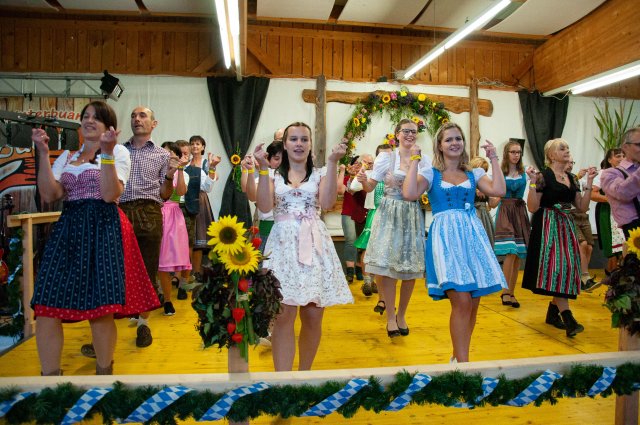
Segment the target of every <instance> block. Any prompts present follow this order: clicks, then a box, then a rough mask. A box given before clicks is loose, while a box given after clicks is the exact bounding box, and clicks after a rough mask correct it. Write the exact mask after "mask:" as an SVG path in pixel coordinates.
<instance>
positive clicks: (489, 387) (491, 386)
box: [453, 377, 500, 409]
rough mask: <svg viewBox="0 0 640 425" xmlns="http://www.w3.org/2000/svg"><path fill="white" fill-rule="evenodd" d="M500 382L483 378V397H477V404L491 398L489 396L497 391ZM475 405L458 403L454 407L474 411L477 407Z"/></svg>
mask: <svg viewBox="0 0 640 425" xmlns="http://www.w3.org/2000/svg"><path fill="white" fill-rule="evenodd" d="M498 382H500V381H499V380H498V379H495V378H487V377H485V378H482V395H481V396H478V397H476V400H475V404H478V403H480V401H481V400H483V399H485V398H486V397H489V394H491V393H492V392H493V390H495V389H496V387H497V386H498ZM475 404H471V403H463V402H460V403H456V404H454V405H453V407H463V408H466V409H473V408H474V407H475Z"/></svg>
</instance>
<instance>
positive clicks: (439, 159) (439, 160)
mask: <svg viewBox="0 0 640 425" xmlns="http://www.w3.org/2000/svg"><path fill="white" fill-rule="evenodd" d="M452 128H457V129H458V131H459V132H460V134H461V135H462V155H461V156H460V162H459V163H458V168H459V169H460V170H462V171H469V154H468V153H467V139H466V138H465V137H464V131H462V128H460V126H459V125H458V124H456V123H454V122H451V121H449V122H447V123H444V124H442V125H441V126H440V128H439V129H438V131H437V132H436V137H435V139H434V141H433V168H435V169H436V170H440V171H444V168H445V166H444V154H443V153H442V151H441V150H440V149H438V147H439V146H440V144H441V143H442V139H443V138H444V132H445V131H446V130H449V129H452Z"/></svg>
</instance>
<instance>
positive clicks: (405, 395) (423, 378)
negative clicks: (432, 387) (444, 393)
mask: <svg viewBox="0 0 640 425" xmlns="http://www.w3.org/2000/svg"><path fill="white" fill-rule="evenodd" d="M430 383H431V377H430V376H429V375H425V374H424V373H416V375H415V376H414V377H413V381H411V383H410V384H409V386H408V387H407V389H406V390H404V391H403V392H402V393H401V394H400V395H399V396H398V397H396V398H394V399H393V401H392V402H391V403H389V405H388V406H387V407H385V408H384V410H386V411H388V412H397V411H398V410H400V409H404V408H405V407H407V405H408V404H409V403H410V402H411V398H412V396H413V395H414V394H415V393H417V392H418V391H420V390H421V389H423V388H424V387H426V386H427V385H429V384H430Z"/></svg>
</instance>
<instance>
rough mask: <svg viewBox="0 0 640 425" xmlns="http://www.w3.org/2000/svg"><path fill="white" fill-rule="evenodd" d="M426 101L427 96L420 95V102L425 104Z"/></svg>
mask: <svg viewBox="0 0 640 425" xmlns="http://www.w3.org/2000/svg"><path fill="white" fill-rule="evenodd" d="M425 100H427V95H425V94H424V93H420V94H419V95H418V101H419V102H424V101H425Z"/></svg>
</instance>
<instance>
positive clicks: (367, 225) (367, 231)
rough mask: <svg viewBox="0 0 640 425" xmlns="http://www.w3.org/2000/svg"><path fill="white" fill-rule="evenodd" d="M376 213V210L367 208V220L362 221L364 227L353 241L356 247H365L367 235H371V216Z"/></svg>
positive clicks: (367, 241) (367, 242) (367, 239)
mask: <svg viewBox="0 0 640 425" xmlns="http://www.w3.org/2000/svg"><path fill="white" fill-rule="evenodd" d="M375 215H376V210H375V209H373V210H369V212H368V213H367V220H366V221H365V222H364V229H363V230H362V233H360V236H359V237H358V239H356V241H355V242H354V243H353V246H355V247H356V248H358V249H367V245H368V244H369V236H370V235H371V223H373V217H374V216H375Z"/></svg>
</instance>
